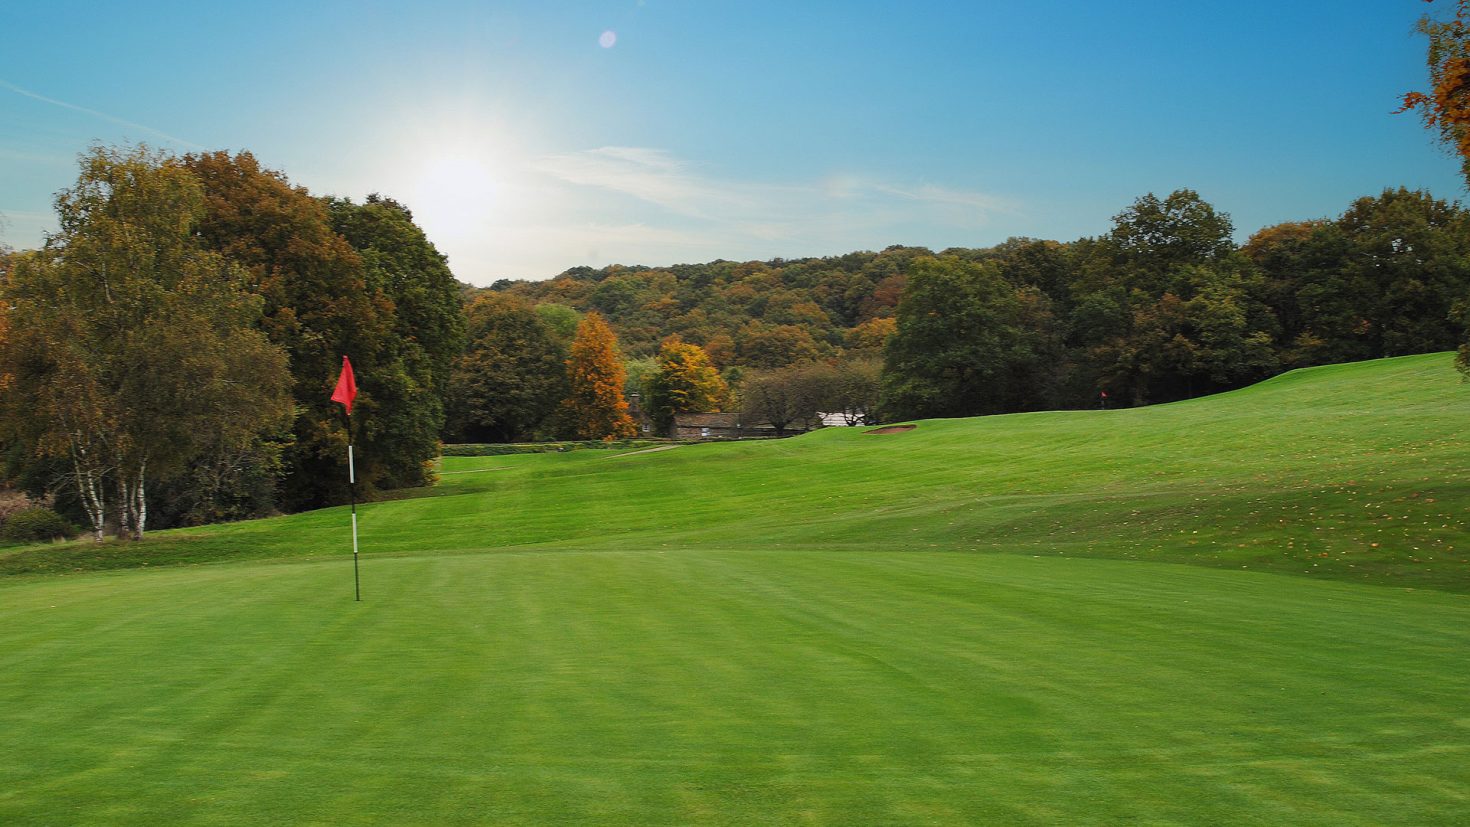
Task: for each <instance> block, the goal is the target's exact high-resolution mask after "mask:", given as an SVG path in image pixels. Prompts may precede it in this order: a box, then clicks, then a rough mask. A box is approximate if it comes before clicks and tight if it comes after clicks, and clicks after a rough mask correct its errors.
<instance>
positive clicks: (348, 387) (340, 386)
mask: <svg viewBox="0 0 1470 827" xmlns="http://www.w3.org/2000/svg"><path fill="white" fill-rule="evenodd" d="M356 398H357V380H356V379H354V378H352V362H350V361H348V359H347V357H346V356H343V357H342V375H341V376H338V377H337V389H336V390H334V391H332V401H333V402H341V403H342V404H343V405H346V406H347V415H348V416H352V400H354V399H356Z"/></svg>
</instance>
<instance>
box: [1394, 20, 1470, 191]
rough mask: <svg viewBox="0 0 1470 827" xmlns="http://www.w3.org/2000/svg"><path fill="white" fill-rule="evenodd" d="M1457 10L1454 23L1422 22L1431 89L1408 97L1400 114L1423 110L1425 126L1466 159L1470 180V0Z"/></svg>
mask: <svg viewBox="0 0 1470 827" xmlns="http://www.w3.org/2000/svg"><path fill="white" fill-rule="evenodd" d="M1425 1H1426V2H1433V0H1425ZM1455 7H1456V8H1455V16H1454V17H1453V18H1452V19H1450V20H1443V21H1441V20H1434V19H1432V18H1430V17H1427V16H1426V17H1425V18H1423V19H1422V20H1420V21H1419V30H1420V31H1422V32H1423V33H1424V34H1426V35H1428V37H1429V80H1430V83H1431V88H1430V91H1429V93H1428V94H1425V93H1423V92H1409V93H1407V94H1405V95H1404V99H1403V106H1401V107H1399V110H1398V111H1400V112H1405V111H1407V110H1410V109H1417V110H1419V113H1420V115H1422V116H1423V118H1424V124H1425V126H1427V127H1429V128H1430V129H1438V130H1439V133H1440V140H1442V141H1443V142H1444V143H1445V144H1447V145H1449V146H1450V147H1451V148H1452V149H1453V150H1454V151H1455V152H1456V153H1458V154H1459V156H1460V157H1461V158H1462V159H1464V171H1465V176H1466V180H1467V181H1470V0H1457V2H1456V4H1455Z"/></svg>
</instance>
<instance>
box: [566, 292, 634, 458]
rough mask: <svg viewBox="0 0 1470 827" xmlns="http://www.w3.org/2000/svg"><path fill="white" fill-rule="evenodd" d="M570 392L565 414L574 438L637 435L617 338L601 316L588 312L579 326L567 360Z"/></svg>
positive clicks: (619, 437)
mask: <svg viewBox="0 0 1470 827" xmlns="http://www.w3.org/2000/svg"><path fill="white" fill-rule="evenodd" d="M567 380H568V382H569V383H570V385H571V392H570V394H568V396H567V398H566V401H564V402H562V416H563V417H564V418H565V422H566V426H567V428H568V430H569V431H570V433H571V436H572V438H573V439H601V440H607V441H611V440H614V439H627V438H629V437H633V436H637V435H638V426H637V425H636V424H634V422H633V419H632V417H630V416H628V401H627V400H626V399H624V398H623V385H624V383H625V382H626V381H627V375H626V373H625V372H624V370H623V363H622V360H621V359H619V358H618V341H617V338H616V337H615V336H614V335H613V332H612V328H610V327H608V326H607V322H606V321H604V320H603V318H602V315H601V314H599V313H597V312H596V311H592V312H589V313H588V314H587V315H586V317H584V318H583V319H582V323H581V324H579V325H577V338H576V339H575V340H574V341H573V342H572V351H571V357H570V358H569V359H567Z"/></svg>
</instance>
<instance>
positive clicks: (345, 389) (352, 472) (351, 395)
mask: <svg viewBox="0 0 1470 827" xmlns="http://www.w3.org/2000/svg"><path fill="white" fill-rule="evenodd" d="M356 398H357V379H356V378H354V377H353V375H352V362H351V361H350V360H349V359H348V358H347V357H346V356H343V357H342V373H341V375H340V376H338V377H337V388H336V390H334V391H332V401H333V402H341V403H342V408H343V416H345V417H346V418H347V490H348V491H349V492H350V494H349V496H351V498H352V593H353V599H354V600H356V601H358V602H361V601H362V580H361V579H360V578H359V577H358V573H357V467H356V465H355V464H354V463H353V456H352V400H354V399H356Z"/></svg>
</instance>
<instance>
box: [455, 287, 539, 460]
mask: <svg viewBox="0 0 1470 827" xmlns="http://www.w3.org/2000/svg"><path fill="white" fill-rule="evenodd" d="M467 313H468V317H469V347H468V349H466V351H465V352H464V354H463V355H462V356H461V357H460V358H459V360H458V361H457V362H456V363H455V368H454V373H453V375H452V379H451V382H450V417H449V419H450V421H449V429H448V430H449V435H450V436H451V437H452V438H454V439H459V440H464V441H469V442H509V441H512V440H515V439H520V438H524V437H530V436H533V435H535V434H536V433H537V432H538V430H539V429H541V428H542V427H543V426H544V425H545V424H546V423H547V422H548V420H549V419H550V417H551V416H552V415H553V414H554V413H555V411H556V406H557V404H558V403H560V402H561V400H562V399H564V398H566V396H567V393H568V386H567V374H566V359H567V349H566V346H565V345H563V344H562V342H561V339H560V338H559V337H558V336H557V334H556V333H555V331H554V330H553V329H552V328H551V326H550V325H549V324H548V323H547V322H546V321H545V320H544V319H543V317H542V316H541V315H540V314H538V313H536V312H535V311H534V310H532V309H531V307H530V305H529V304H527V303H526V302H525V300H523V299H521V298H519V297H517V296H513V295H509V294H505V293H484V294H481V295H480V296H479V297H478V298H476V299H475V300H474V301H473V302H471V304H470V306H469V309H468V311H467Z"/></svg>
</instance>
